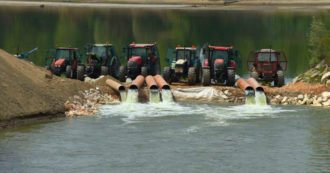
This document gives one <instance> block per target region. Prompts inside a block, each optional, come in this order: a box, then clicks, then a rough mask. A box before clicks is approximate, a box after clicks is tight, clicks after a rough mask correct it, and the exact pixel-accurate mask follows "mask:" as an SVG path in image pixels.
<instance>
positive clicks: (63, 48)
mask: <svg viewBox="0 0 330 173" xmlns="http://www.w3.org/2000/svg"><path fill="white" fill-rule="evenodd" d="M56 49H57V50H78V48H72V47H57V48H56Z"/></svg>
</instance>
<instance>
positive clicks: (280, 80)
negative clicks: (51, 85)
mask: <svg viewBox="0 0 330 173" xmlns="http://www.w3.org/2000/svg"><path fill="white" fill-rule="evenodd" d="M276 74H277V76H276V79H275V80H276V82H275V84H276V86H277V87H282V86H283V85H284V73H283V71H282V70H279V71H277V73H276Z"/></svg>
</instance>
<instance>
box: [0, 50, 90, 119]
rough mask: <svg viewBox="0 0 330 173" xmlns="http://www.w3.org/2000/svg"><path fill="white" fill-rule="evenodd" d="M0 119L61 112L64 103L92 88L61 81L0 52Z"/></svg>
mask: <svg viewBox="0 0 330 173" xmlns="http://www.w3.org/2000/svg"><path fill="white" fill-rule="evenodd" d="M0 62H1V63H0V110H1V112H0V120H9V119H13V118H22V117H29V116H38V115H41V114H42V115H49V114H58V113H64V112H65V107H64V103H65V101H66V100H67V99H68V98H69V97H70V96H73V95H75V94H77V93H78V91H81V90H86V89H89V88H91V87H93V86H92V85H91V84H88V83H84V82H81V81H78V80H73V79H66V78H60V77H57V76H55V75H52V74H51V73H50V72H49V71H47V70H45V69H44V68H41V67H38V66H36V65H34V64H31V63H30V62H28V61H25V60H21V59H18V58H16V57H14V56H13V55H11V54H9V53H7V52H6V51H4V50H1V49H0Z"/></svg>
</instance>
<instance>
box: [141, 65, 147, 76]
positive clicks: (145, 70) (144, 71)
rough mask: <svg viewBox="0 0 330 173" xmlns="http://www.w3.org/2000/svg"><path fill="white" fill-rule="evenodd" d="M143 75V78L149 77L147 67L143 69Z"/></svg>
mask: <svg viewBox="0 0 330 173" xmlns="http://www.w3.org/2000/svg"><path fill="white" fill-rule="evenodd" d="M141 75H142V76H143V77H147V76H148V68H147V67H141Z"/></svg>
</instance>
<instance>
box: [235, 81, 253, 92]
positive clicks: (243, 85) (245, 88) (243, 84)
mask: <svg viewBox="0 0 330 173" xmlns="http://www.w3.org/2000/svg"><path fill="white" fill-rule="evenodd" d="M237 85H238V87H240V88H241V89H242V90H243V91H245V95H254V90H253V88H252V86H251V85H250V84H249V83H247V82H246V80H245V79H243V78H240V79H238V80H237Z"/></svg>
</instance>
